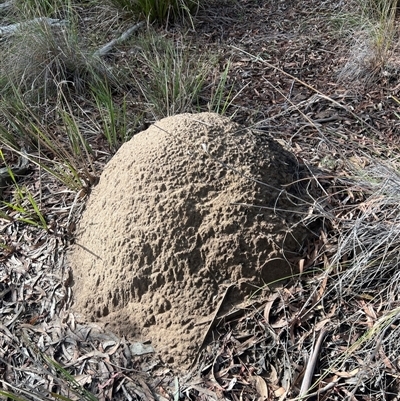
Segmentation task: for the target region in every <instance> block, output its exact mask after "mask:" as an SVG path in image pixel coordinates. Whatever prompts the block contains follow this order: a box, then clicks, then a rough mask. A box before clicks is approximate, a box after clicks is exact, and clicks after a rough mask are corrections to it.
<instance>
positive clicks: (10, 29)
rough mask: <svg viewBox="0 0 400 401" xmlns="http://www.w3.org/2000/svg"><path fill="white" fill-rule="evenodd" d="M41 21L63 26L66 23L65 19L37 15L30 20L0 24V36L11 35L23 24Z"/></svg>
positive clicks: (27, 24) (22, 26)
mask: <svg viewBox="0 0 400 401" xmlns="http://www.w3.org/2000/svg"><path fill="white" fill-rule="evenodd" d="M43 22H44V23H46V24H48V25H52V26H64V25H65V24H66V23H67V21H66V20H60V19H55V18H46V17H38V18H34V19H32V20H30V21H26V22H18V23H16V24H12V25H6V26H0V36H3V35H12V34H14V33H15V32H17V31H18V30H20V29H21V28H24V27H25V26H29V25H33V24H38V23H43Z"/></svg>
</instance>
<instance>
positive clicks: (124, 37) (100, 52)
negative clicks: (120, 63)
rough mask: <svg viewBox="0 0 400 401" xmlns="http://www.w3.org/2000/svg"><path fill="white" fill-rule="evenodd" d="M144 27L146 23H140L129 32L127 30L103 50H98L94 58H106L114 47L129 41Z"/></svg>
mask: <svg viewBox="0 0 400 401" xmlns="http://www.w3.org/2000/svg"><path fill="white" fill-rule="evenodd" d="M143 25H144V21H142V22H138V23H137V24H136V25H134V26H132V27H130V28H129V29H128V30H126V31H125V32H124V33H123V34H122V35H121V36H120V37H119V38H117V39H113V40H112V41H111V42H109V43H107V44H106V45H104V46H103V47H102V48H101V49H99V50H96V51H95V52H94V54H93V56H95V57H103V56H105V55H106V54H107V53H109V52H110V51H111V49H112V48H113V47H115V46H116V45H118V44H120V43H122V42H124V41H125V40H127V39H128V38H129V37H130V36H131V35H132V33H134V32H136V31H137V30H139V28H141V27H142V26H143Z"/></svg>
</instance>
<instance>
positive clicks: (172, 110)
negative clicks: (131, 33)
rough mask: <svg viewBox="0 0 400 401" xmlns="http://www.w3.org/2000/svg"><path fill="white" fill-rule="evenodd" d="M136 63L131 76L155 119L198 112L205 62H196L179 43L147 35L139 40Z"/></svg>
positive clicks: (200, 60)
mask: <svg viewBox="0 0 400 401" xmlns="http://www.w3.org/2000/svg"><path fill="white" fill-rule="evenodd" d="M137 62H138V64H136V65H135V66H133V67H132V68H131V71H130V76H132V77H133V79H134V80H135V82H136V85H137V87H138V88H139V91H140V92H141V94H142V96H143V98H144V100H145V103H146V104H147V109H148V112H149V113H150V114H151V115H152V117H153V118H154V119H158V118H161V117H166V116H172V115H174V114H179V113H184V112H193V111H198V104H199V102H200V92H201V90H202V88H203V84H204V82H205V79H206V76H207V74H208V70H209V67H208V61H207V59H203V57H198V58H195V57H193V51H191V50H190V49H189V48H188V47H186V46H185V45H183V44H182V43H181V44H179V43H175V42H173V41H171V40H170V39H167V38H163V37H161V36H157V35H155V34H154V33H153V32H150V33H147V34H145V35H142V36H140V37H139V38H138V51H137Z"/></svg>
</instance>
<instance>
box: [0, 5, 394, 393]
mask: <svg viewBox="0 0 400 401" xmlns="http://www.w3.org/2000/svg"><path fill="white" fill-rule="evenodd" d="M76 9H77V10H78V15H79V18H80V25H79V32H80V36H81V37H82V38H83V39H84V42H85V44H86V45H87V46H88V48H90V49H92V50H93V49H94V50H95V49H98V48H100V47H101V46H102V45H104V44H105V43H107V41H109V40H112V39H113V38H116V37H119V36H120V35H121V34H122V33H123V32H124V31H125V30H126V29H127V28H129V27H130V26H132V25H133V24H135V23H136V21H135V20H132V19H129V18H127V17H126V16H125V14H123V13H121V14H115V13H114V14H113V12H115V10H114V9H113V8H111V7H109V6H107V7H106V6H104V7H103V6H100V5H99V6H97V7H89V6H85V5H82V6H81V7H77V8H76ZM352 12H353V9H352V6H351V5H350V4H347V5H343V2H342V1H340V0H337V1H316V0H305V1H295V0H279V1H269V0H258V1H257V0H242V1H240V2H239V1H237V2H236V1H231V0H221V1H210V2H208V4H207V7H204V8H202V9H200V10H199V12H198V13H197V15H196V16H195V17H193V20H192V21H191V22H189V23H187V24H184V25H180V24H172V23H171V24H168V25H167V26H162V27H160V26H153V27H150V26H147V25H146V24H144V25H143V27H141V28H140V29H139V30H138V32H137V33H135V34H134V36H135V35H136V36H137V37H139V36H140V34H141V33H142V32H143V31H146V30H151V31H152V32H153V34H154V35H156V36H157V37H162V38H165V39H166V40H170V41H171V43H174V45H175V46H177V47H179V48H182V49H188V51H189V54H190V59H191V60H192V61H194V62H196V60H197V59H198V60H201V59H202V58H203V57H209V56H208V55H210V54H212V55H213V60H214V65H213V67H212V68H211V69H210V70H209V72H208V75H207V77H206V82H205V84H204V87H203V90H202V91H201V93H200V97H199V103H197V104H196V105H193V107H192V109H190V110H182V109H179V110H178V109H177V111H179V112H182V111H190V112H193V111H196V110H197V111H217V112H222V111H223V112H224V114H226V115H228V116H230V117H231V118H232V119H233V120H234V121H236V122H238V123H241V124H244V125H246V126H248V127H252V128H256V129H258V130H261V131H264V132H265V133H267V134H268V135H270V136H271V137H272V138H274V139H275V140H276V141H278V142H279V143H281V144H282V145H283V146H284V147H285V148H286V149H288V150H290V151H291V152H293V153H294V154H295V155H296V157H297V158H298V160H299V162H301V163H304V164H305V165H307V166H308V167H309V168H310V171H316V170H317V169H318V171H320V172H321V173H320V175H319V176H318V177H316V181H315V182H316V184H315V185H317V186H318V185H319V186H321V191H322V193H323V195H324V196H322V198H323V201H321V203H320V204H319V203H318V202H317V203H318V204H317V203H316V206H315V210H316V211H317V212H316V214H317V217H318V218H320V219H321V220H322V221H324V224H323V225H322V229H321V233H320V237H319V239H318V240H316V241H315V242H314V243H310V244H306V245H305V246H304V249H302V251H301V253H300V254H299V258H300V260H301V261H302V262H301V263H302V267H301V269H302V271H303V273H304V274H302V275H300V276H299V277H295V278H293V280H291V281H290V282H289V283H286V284H285V285H282V286H280V287H278V288H276V289H275V290H271V289H269V288H268V287H266V288H265V290H264V291H263V292H262V294H260V296H259V297H258V298H257V299H255V300H254V301H253V302H252V303H251V304H247V305H246V308H244V309H243V310H241V311H239V312H238V313H236V314H234V315H232V316H229V318H228V317H225V319H223V320H220V321H219V322H218V324H216V322H215V321H214V322H212V324H213V326H212V327H209V329H208V331H210V332H211V331H212V332H213V335H212V338H213V340H212V341H211V340H209V341H208V342H207V344H206V345H207V346H206V347H205V350H204V351H203V353H202V354H201V355H200V358H199V360H197V361H193V369H192V370H191V371H187V372H175V371H174V370H173V369H171V368H170V367H169V366H167V365H166V364H164V363H162V361H160V360H159V358H158V357H157V355H156V354H155V353H154V350H153V349H152V347H151V345H149V344H141V343H130V342H128V341H127V340H126V339H124V338H118V336H116V335H115V334H113V333H110V332H107V331H105V330H104V329H101V328H100V327H98V326H96V325H95V324H91V325H88V324H82V323H81V322H79V319H77V317H76V316H74V314H73V313H72V312H71V304H72V299H73V294H72V289H71V286H70V284H71V275H70V272H69V271H68V267H67V266H66V263H65V258H66V252H67V250H68V249H69V247H70V245H71V243H72V242H73V239H74V229H75V226H76V224H77V222H78V221H79V217H80V215H81V212H82V210H83V208H84V204H85V201H86V199H87V196H86V195H87V193H89V192H90V186H91V185H92V184H93V183H95V182H96V180H97V178H98V176H99V175H100V174H101V171H102V169H103V168H104V165H105V164H106V163H107V162H108V161H109V160H110V158H111V157H112V155H113V154H114V153H115V151H116V149H115V148H113V147H112V146H110V143H109V142H107V140H106V139H105V138H104V136H101V135H99V131H101V129H100V128H99V129H98V130H97V131H96V129H97V128H96V127H101V124H99V125H98V126H97V125H95V124H96V122H98V121H99V120H100V119H101V115H100V112H99V111H98V110H96V108H95V107H94V106H93V103H91V102H90V101H89V100H88V99H89V96H85V94H84V93H83V94H82V93H79V94H76V96H75V97H74V102H73V103H71V108H75V109H76V115H77V116H79V118H81V119H82V120H80V124H81V125H82V126H85V129H86V130H87V135H86V139H87V140H88V143H90V146H91V148H92V149H93V155H95V156H91V157H92V158H91V161H90V163H88V164H87V165H89V164H90V174H86V170H85V168H86V166H87V165H85V168H82V171H84V172H85V174H83V176H84V178H83V179H82V180H83V181H84V182H85V186H84V187H82V188H80V189H71V187H68V186H67V185H63V184H62V183H60V181H59V180H57V179H56V178H54V176H51V175H47V176H46V175H43V171H42V169H41V168H40V167H38V166H37V165H35V164H34V163H30V168H29V171H28V172H27V173H26V174H25V173H24V175H23V177H21V178H20V179H19V180H18V185H19V186H20V187H21V186H22V185H24V188H26V190H27V191H29V193H31V194H33V196H34V198H35V199H36V200H37V204H38V205H40V211H41V212H40V215H41V216H43V217H44V219H45V221H46V222H45V224H42V225H41V226H40V224H39V226H34V225H32V224H30V222H31V221H32V219H33V220H35V219H34V217H35V218H37V217H38V215H39V214H36V216H34V215H35V213H33V214H32V213H31V215H24V213H23V210H24V209H21V208H20V209H17V208H15V207H14V208H13V207H12V205H11V204H12V199H14V198H15V197H16V196H17V195H18V194H20V192H19V189H17V190H16V186H15V185H8V186H7V187H5V188H3V189H2V197H3V200H4V201H5V202H6V203H4V206H3V208H2V209H1V215H0V238H1V241H0V242H1V244H2V248H3V250H4V251H3V253H2V254H0V314H1V321H0V384H1V386H0V388H1V389H2V390H0V399H7V398H6V397H5V396H4V395H3V394H2V393H1V391H8V392H12V393H14V394H19V397H20V398H14V399H29V400H31V399H32V400H37V399H46V400H47V399H49V400H50V399H67V398H61V397H68V398H69V399H85V400H86V399H88V400H90V399H91V400H96V399H98V400H119V399H121V400H125V399H126V400H139V399H146V400H153V399H158V400H172V399H174V400H178V399H189V400H195V399H199V400H214V399H227V400H254V399H260V400H273V399H276V400H278V399H279V400H284V399H292V400H293V399H298V400H300V399H315V400H317V399H318V400H335V399H338V400H339V399H349V400H371V399H375V400H379V399H382V400H395V399H398V395H397V394H398V393H399V391H400V381H399V379H400V362H399V360H398V356H397V349H398V338H399V336H398V334H399V333H398V331H399V330H400V329H398V326H399V316H400V300H399V294H398V289H397V288H396V287H395V283H396V280H397V279H398V278H399V277H398V275H396V274H397V272H396V265H397V263H398V257H397V256H396V253H397V252H396V250H397V248H396V239H397V235H398V232H400V230H397V227H398V221H397V214H398V213H397V209H396V208H397V207H398V206H397V204H398V202H397V201H398V199H397V196H398V195H397V192H398V190H397V189H396V187H397V184H398V183H399V182H400V179H399V177H398V176H397V171H398V158H399V155H400V152H399V143H400V142H399V138H400V113H399V104H400V103H399V99H400V81H399V71H400V69H399V67H400V54H399V49H397V48H393V46H392V47H391V48H390V50H388V51H387V52H386V53H385V56H384V58H380V57H378V56H377V55H376V49H375V47H374V45H373V42H372V41H371V38H370V37H368V36H366V33H365V31H364V30H363V29H361V28H360V24H358V23H356V22H353V20H354V21H355V20H356V17H355V15H356V13H354V14H352ZM13 18H14V15H13V14H8V15H6V16H4V17H3V18H2V24H1V25H3V26H4V25H7V24H9V23H11V22H15V21H14V20H13ZM397 24H398V21H397V16H396V20H395V26H396V30H395V32H396V35H397V31H398V29H397V26H398V25H397ZM395 38H397V36H395ZM7 41H8V39H6V38H2V41H1V51H2V52H4V54H6V49H7V48H8V46H9V45H8V42H7ZM396 41H397V39H394V40H393V42H392V43H396ZM138 45H140V41H139V42H138V41H137V39H135V38H132V39H130V40H127V41H125V42H123V43H121V44H118V45H117V46H115V47H114V48H113V50H112V52H110V53H109V54H107V55H106V57H105V63H106V65H108V66H109V67H110V69H112V70H113V71H114V72H115V73H116V75H118V74H120V73H121V72H122V71H128V73H127V75H126V76H124V77H125V78H124V84H123V85H121V86H120V87H115V88H114V89H113V90H114V92H113V94H112V95H113V98H114V101H115V104H117V105H118V104H119V105H122V104H124V107H125V103H124V102H125V99H127V102H126V107H127V113H126V115H128V116H135V117H134V118H133V119H132V120H134V121H130V122H128V124H127V126H128V128H129V130H130V133H131V134H135V133H137V132H140V131H141V130H143V129H144V128H147V127H148V126H149V125H150V124H151V123H153V122H154V121H156V120H157V119H159V118H161V117H163V116H165V115H167V114H170V111H168V112H166V113H163V112H160V111H159V110H155V109H154V108H151V107H150V106H149V104H148V103H149V102H148V99H146V98H145V96H144V94H143V92H140V90H138V87H137V86H134V85H133V84H129V79H132V81H133V80H134V77H132V76H129V74H133V75H134V74H135V70H133V69H132V65H134V66H135V68H139V67H138V66H140V65H141V66H142V68H143V71H144V73H143V75H140V77H141V78H140V79H144V78H143V77H146V74H148V75H147V76H148V77H149V79H151V75H150V73H149V72H148V68H147V66H146V65H143V64H140V62H138V56H137V46H138ZM4 58H6V57H4ZM3 68H4V67H3ZM224 71H227V74H226V80H224V81H223V80H222V78H221V77H222V76H223V74H224ZM126 77H128V79H127V78H126ZM220 82H223V87H224V88H223V91H222V92H221V93H222V98H223V99H224V100H223V101H221V102H215V101H212V99H214V100H215V92H216V91H217V87H218V83H220ZM139 84H140V82H139ZM58 100H59V99H58ZM58 100H54V99H50V100H48V101H47V100H46V101H45V102H42V103H41V104H40V106H38V107H37V110H36V111H37V112H38V113H42V114H41V118H42V117H43V116H46V119H51V118H54V119H53V120H51V121H50V123H49V126H51V127H53V128H54V130H55V131H57V130H58V129H60V124H59V120H57V118H55V117H54V116H53V114H54V113H53V108H54V107H55V105H56V104H58V103H57V101H58ZM4 103H5V101H4V95H3V94H2V111H3V112H4V110H6V111H7V112H9V111H10V110H11V109H10V107H5V106H4ZM225 106H226V107H225ZM121 107H122V106H121ZM36 111H35V112H36ZM88 116H89V117H88ZM85 118H87V120H86V121H85ZM18 121H19V120H18ZM42 122H43V120H41V124H42ZM64 123H65V121H64ZM38 124H39V123H38ZM85 124H86V125H85ZM93 125H95V126H93ZM1 127H8V128H10V127H11V128H10V130H11V129H15V127H14V126H12V125H10V121H9V120H8V121H6V122H4V121H2V125H1ZM125 128H126V126H125ZM1 135H3V136H4V130H3V131H2V133H1ZM6 143H7V142H6V141H5V140H4V141H2V144H3V145H4V146H2V152H3V155H4V166H6V165H16V164H17V160H18V158H19V157H20V154H18V153H15V152H13V150H12V148H11V147H9V146H6ZM92 178H93V180H92V181H91V179H92ZM327 186H329V188H330V190H329V191H328V192H327V193H324V189H325V188H327ZM16 194H17V195H16ZM33 204H34V203H31V206H32V205H33ZM35 204H36V203H35ZM319 206H320V209H319ZM21 207H22V208H23V207H27V206H26V204H25V206H24V205H22V206H21ZM33 212H35V211H33ZM314 212H315V211H314ZM21 215H23V216H25V217H24V219H25V220H24V219H21V218H20V216H21ZM32 215H33V217H32ZM317 217H316V218H317ZM39 220H40V219H39ZM35 221H37V220H35ZM39 223H40V221H39ZM43 225H45V226H46V227H43ZM356 226H357V227H359V228H358V229H359V231H358V232H355V231H354V230H353V229H354V227H356ZM360 227H361V228H360ZM355 233H356V234H357V235H355ZM351 238H352V239H353V242H351ZM385 241H387V242H385ZM377 244H378V245H379V246H377V247H375V246H376V245H377ZM368 246H370V247H368ZM349 266H351V267H349ZM365 266H370V267H371V268H370V270H369V271H368V272H366V271H365V269H364V267H365ZM353 268H354V269H358V270H357V271H356V272H355V270H352V269H353ZM374 269H375V271H374V272H373V273H371V270H374ZM211 329H212V330H211ZM205 334H206V333H205ZM313 357H314V358H316V362H315V363H314V364H313V362H312V361H313ZM307 380H308V381H309V383H308V384H307ZM307 391H308V395H307V396H305V397H306V398H304V397H303V398H302V396H301V395H302V394H303V396H304V394H305V393H306V392H307ZM57 394H59V396H57Z"/></svg>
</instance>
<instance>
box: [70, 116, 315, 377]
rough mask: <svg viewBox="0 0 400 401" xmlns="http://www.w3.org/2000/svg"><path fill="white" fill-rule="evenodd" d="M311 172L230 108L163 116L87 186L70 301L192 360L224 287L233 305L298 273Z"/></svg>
mask: <svg viewBox="0 0 400 401" xmlns="http://www.w3.org/2000/svg"><path fill="white" fill-rule="evenodd" d="M204 147H206V149H204ZM306 176H307V171H306V170H305V167H304V166H302V167H301V166H299V165H298V162H297V160H296V158H295V157H294V156H293V155H292V154H290V153H289V152H287V151H286V150H284V148H283V147H281V146H280V145H279V144H278V143H276V142H274V141H272V140H271V139H270V138H268V137H266V136H265V135H262V134H261V135H260V133H257V132H254V131H253V132H252V131H250V130H248V129H244V128H243V127H241V126H240V125H238V124H235V123H232V122H231V121H230V120H229V119H228V118H227V117H220V116H219V115H217V114H213V113H198V114H180V115H177V116H173V117H168V118H165V119H162V120H161V121H158V122H157V123H156V124H154V125H152V126H151V127H150V128H149V129H147V130H146V131H144V132H141V133H139V134H137V135H135V136H134V138H133V139H132V140H131V141H129V142H127V143H125V144H124V145H123V146H122V147H121V148H120V149H119V151H118V152H117V154H116V155H115V156H114V157H113V158H112V160H111V161H110V162H109V163H108V164H107V165H106V167H105V169H104V171H103V173H102V175H101V177H100V182H99V184H98V185H97V186H96V187H95V188H94V190H93V191H92V193H91V195H90V199H89V201H88V202H87V204H86V210H85V212H84V213H83V216H82V219H81V221H80V223H79V230H78V232H77V234H76V242H77V244H78V245H76V246H75V247H74V248H73V250H72V252H71V254H70V256H69V260H70V263H71V268H72V272H73V281H74V282H75V285H74V286H73V292H74V299H75V302H74V310H75V311H76V312H78V313H81V314H82V315H83V316H84V317H86V318H88V319H90V320H92V321H96V322H101V323H103V324H105V325H106V327H108V328H109V329H110V330H112V331H114V332H116V333H118V334H119V335H124V336H126V337H127V338H129V339H131V340H132V341H134V340H136V341H138V340H142V341H143V340H149V341H150V342H151V343H152V345H153V347H154V348H155V350H156V351H157V353H158V354H159V355H160V356H162V358H163V360H164V361H165V362H167V363H168V364H169V365H170V366H174V368H175V369H178V370H181V371H182V370H183V369H188V368H189V367H190V365H192V364H193V361H194V360H195V358H196V356H197V354H198V352H199V350H200V348H201V346H202V345H203V343H202V341H203V340H204V327H205V325H207V324H209V322H210V319H211V318H212V316H213V315H214V314H215V313H216V312H218V303H220V302H221V300H222V297H223V296H224V295H226V294H227V292H228V290H229V294H228V297H227V300H225V304H226V305H224V306H225V307H228V309H231V308H234V306H235V304H238V303H239V302H243V301H244V297H245V294H246V292H247V295H251V294H252V293H254V292H256V291H257V290H258V288H260V287H262V286H264V285H266V283H273V282H279V280H282V279H285V278H286V279H287V278H289V277H290V276H291V275H293V274H297V273H298V269H297V266H296V263H295V260H296V256H298V250H299V249H301V247H302V244H303V243H304V242H305V241H306V240H307V239H309V240H310V239H312V238H313V237H314V236H315V234H313V232H312V231H311V230H310V231H307V229H306V228H305V227H303V225H302V224H301V220H302V218H303V216H304V214H305V213H306V212H307V208H308V205H309V202H312V199H311V198H310V194H309V193H307V191H306V185H305V184H304V183H305V182H306V180H305V178H306ZM299 180H300V181H301V180H303V185H302V184H299ZM292 183H294V184H293V185H292V187H291V184H292ZM295 227H297V228H295ZM290 261H292V262H290ZM94 294H95V295H94Z"/></svg>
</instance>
